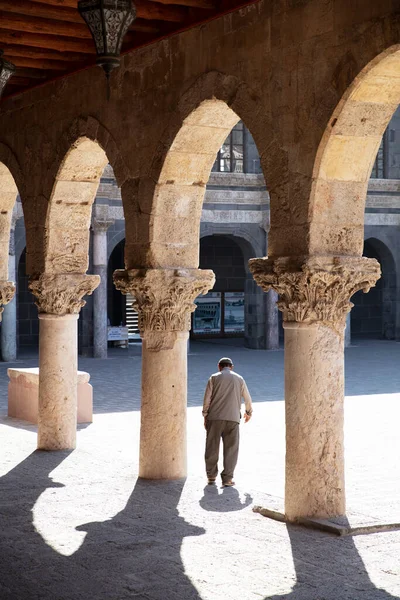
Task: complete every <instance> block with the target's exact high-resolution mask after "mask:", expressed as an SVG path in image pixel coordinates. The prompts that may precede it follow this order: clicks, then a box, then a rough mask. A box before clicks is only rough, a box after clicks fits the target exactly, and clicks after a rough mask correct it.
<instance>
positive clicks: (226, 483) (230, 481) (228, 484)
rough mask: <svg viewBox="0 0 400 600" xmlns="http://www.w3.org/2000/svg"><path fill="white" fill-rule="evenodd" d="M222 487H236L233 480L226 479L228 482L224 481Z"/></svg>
mask: <svg viewBox="0 0 400 600" xmlns="http://www.w3.org/2000/svg"><path fill="white" fill-rule="evenodd" d="M222 485H223V486H224V487H232V486H233V485H236V484H235V482H234V481H233V479H228V481H224V482H223V483H222Z"/></svg>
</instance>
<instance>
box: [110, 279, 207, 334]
mask: <svg viewBox="0 0 400 600" xmlns="http://www.w3.org/2000/svg"><path fill="white" fill-rule="evenodd" d="M214 282H215V276H214V273H213V272H212V271H206V270H200V269H131V270H128V271H124V270H118V271H115V273H114V283H115V286H116V287H117V289H119V290H121V292H122V293H123V294H128V293H129V294H132V296H133V297H134V298H135V300H134V303H133V308H134V309H135V310H136V311H137V312H138V314H139V329H140V333H141V335H142V336H143V335H144V334H145V333H146V332H150V331H153V332H157V331H164V332H171V331H189V329H190V315H191V313H192V312H193V311H194V310H195V308H196V305H195V304H194V299H195V298H196V297H197V296H199V295H200V294H206V293H207V292H208V290H209V289H211V288H212V287H213V285H214Z"/></svg>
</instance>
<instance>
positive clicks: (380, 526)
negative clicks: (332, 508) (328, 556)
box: [253, 502, 400, 537]
mask: <svg viewBox="0 0 400 600" xmlns="http://www.w3.org/2000/svg"><path fill="white" fill-rule="evenodd" d="M271 504H272V506H271V508H267V507H263V506H254V507H253V512H255V513H258V514H260V515H262V516H263V517H268V518H269V519H273V520H274V521H279V522H281V523H290V524H292V525H302V526H303V527H307V528H308V529H317V530H318V531H324V532H326V533H332V534H334V535H338V536H341V537H344V536H349V535H367V534H370V533H382V532H384V531H395V530H400V522H398V523H381V522H380V521H379V520H378V519H376V518H374V517H369V516H366V515H363V514H359V513H351V512H350V513H348V515H347V516H345V517H332V518H331V519H317V518H299V519H296V521H289V520H288V519H287V518H286V515H285V513H284V510H283V508H277V507H276V504H275V503H273V502H272V503H271ZM274 504H275V506H274Z"/></svg>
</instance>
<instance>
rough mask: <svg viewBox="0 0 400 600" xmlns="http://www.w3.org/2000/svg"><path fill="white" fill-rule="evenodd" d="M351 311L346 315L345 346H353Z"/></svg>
mask: <svg viewBox="0 0 400 600" xmlns="http://www.w3.org/2000/svg"><path fill="white" fill-rule="evenodd" d="M350 314H351V313H349V314H348V315H347V317H346V329H345V330H344V346H345V348H348V347H349V346H351V317H350Z"/></svg>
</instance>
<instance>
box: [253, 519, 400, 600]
mask: <svg viewBox="0 0 400 600" xmlns="http://www.w3.org/2000/svg"><path fill="white" fill-rule="evenodd" d="M286 527H287V531H288V534H289V538H290V544H291V549H292V555H293V563H294V568H295V571H296V580H297V581H296V584H295V586H294V587H293V589H292V591H291V592H289V593H287V594H283V595H279V594H278V595H274V596H267V597H265V598H264V600H339V599H340V600H396V599H398V598H399V596H393V595H391V594H390V593H389V592H386V591H385V590H383V589H380V588H378V587H376V586H375V585H374V583H373V582H372V581H371V579H370V577H369V575H368V572H367V570H366V567H365V565H364V563H363V561H362V559H361V557H360V555H359V553H358V551H357V548H356V546H355V544H354V541H353V538H352V537H350V536H349V537H343V538H338V537H336V536H333V535H330V534H326V533H322V532H318V531H314V530H309V529H305V528H303V527H298V526H295V525H287V526H286Z"/></svg>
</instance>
